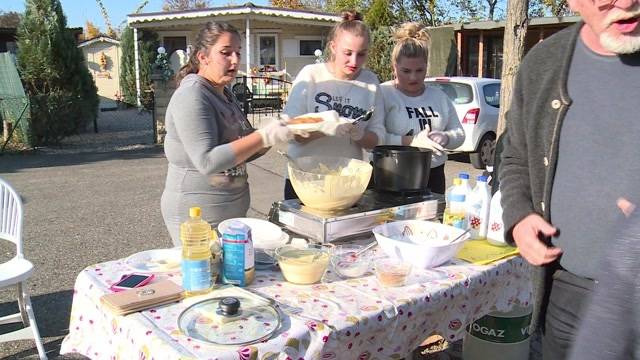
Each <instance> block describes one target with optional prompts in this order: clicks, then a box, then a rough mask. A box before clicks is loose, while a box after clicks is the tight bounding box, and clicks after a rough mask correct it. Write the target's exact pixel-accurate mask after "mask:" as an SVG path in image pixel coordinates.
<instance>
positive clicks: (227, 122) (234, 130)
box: [164, 74, 253, 187]
mask: <svg viewBox="0 0 640 360" xmlns="http://www.w3.org/2000/svg"><path fill="white" fill-rule="evenodd" d="M166 127H167V135H166V137H165V142H164V147H165V154H166V156H167V160H169V163H170V164H171V165H172V166H176V167H178V168H182V169H194V168H195V169H197V170H198V172H200V173H201V174H202V175H205V176H208V177H209V178H210V180H209V182H210V183H212V184H215V182H216V180H215V178H216V177H224V176H234V175H235V177H236V179H234V182H237V181H238V180H240V179H238V175H240V176H239V177H241V178H243V180H244V182H245V183H246V171H244V170H243V168H244V165H240V166H237V167H235V162H236V158H235V154H234V153H233V150H232V149H231V146H230V145H229V143H230V142H232V141H234V140H236V139H238V138H239V137H241V136H245V135H247V134H249V133H250V132H251V131H253V128H252V127H251V124H249V123H248V122H247V120H246V119H245V117H244V114H243V112H242V110H241V109H240V107H239V106H238V104H237V103H236V102H235V101H234V98H233V95H232V94H231V92H230V91H228V90H227V89H225V91H224V96H223V95H220V94H219V93H217V92H216V91H215V89H214V88H213V86H212V85H211V83H209V82H208V81H207V80H206V79H204V78H203V77H201V76H199V75H197V74H189V75H187V76H186V77H185V78H184V79H183V80H182V82H181V83H180V86H179V87H178V89H177V90H176V91H175V93H174V94H173V96H172V97H171V100H170V101H169V105H168V107H167V114H166ZM239 168H242V169H239ZM240 173H242V174H240ZM219 180H222V179H219ZM236 185H241V184H236ZM234 187H235V186H234Z"/></svg>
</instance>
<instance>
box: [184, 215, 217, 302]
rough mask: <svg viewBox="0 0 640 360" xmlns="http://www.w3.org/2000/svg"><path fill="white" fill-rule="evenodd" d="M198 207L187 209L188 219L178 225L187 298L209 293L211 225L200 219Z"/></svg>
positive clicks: (210, 285)
mask: <svg viewBox="0 0 640 360" xmlns="http://www.w3.org/2000/svg"><path fill="white" fill-rule="evenodd" d="M201 213H202V210H200V208H199V207H192V208H190V209H189V219H188V220H187V221H185V222H184V223H182V224H180V240H181V241H182V264H181V270H182V287H183V288H184V290H185V293H186V295H187V296H191V295H200V294H205V293H207V292H209V291H211V287H212V285H213V284H212V281H211V249H210V247H209V243H210V241H209V237H210V236H211V225H209V223H207V222H206V221H204V220H202V218H201Z"/></svg>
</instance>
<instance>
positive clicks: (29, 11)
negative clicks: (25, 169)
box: [18, 0, 99, 145]
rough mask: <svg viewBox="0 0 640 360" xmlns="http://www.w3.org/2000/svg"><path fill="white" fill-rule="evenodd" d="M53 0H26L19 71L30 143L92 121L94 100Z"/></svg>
mask: <svg viewBox="0 0 640 360" xmlns="http://www.w3.org/2000/svg"><path fill="white" fill-rule="evenodd" d="M66 27H67V19H66V17H65V16H64V13H63V11H62V6H61V5H60V1H58V0H27V1H26V4H25V14H24V18H23V19H22V22H21V23H20V26H19V27H18V49H19V51H18V70H19V72H20V77H21V78H22V81H23V85H24V87H25V92H26V93H27V95H28V96H29V98H30V102H31V119H32V124H31V129H32V134H31V143H32V144H33V145H39V144H47V143H56V142H58V141H60V140H61V139H62V138H63V137H65V136H68V135H71V134H74V133H76V132H77V131H78V130H80V129H82V128H83V127H85V126H86V125H87V124H88V123H90V122H92V121H94V120H95V119H96V116H97V112H98V105H99V99H98V94H97V89H96V86H95V84H94V82H93V78H92V77H91V74H90V73H89V70H88V69H87V66H86V64H85V62H84V56H83V54H82V51H81V50H80V49H78V47H77V45H76V42H75V39H74V38H73V35H72V34H71V32H70V31H68V30H67V29H66Z"/></svg>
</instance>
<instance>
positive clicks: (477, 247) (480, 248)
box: [456, 240, 520, 265]
mask: <svg viewBox="0 0 640 360" xmlns="http://www.w3.org/2000/svg"><path fill="white" fill-rule="evenodd" d="M519 253H520V252H519V251H518V248H516V247H512V246H495V245H491V244H489V243H488V242H487V241H485V240H469V241H467V242H465V244H464V246H463V247H462V249H460V251H458V254H457V255H456V257H457V258H458V259H461V260H464V261H468V262H470V263H472V264H475V265H486V264H491V263H492V262H494V261H498V260H501V259H504V258H506V257H509V256H513V255H518V254H519Z"/></svg>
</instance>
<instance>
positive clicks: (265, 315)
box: [178, 296, 280, 345]
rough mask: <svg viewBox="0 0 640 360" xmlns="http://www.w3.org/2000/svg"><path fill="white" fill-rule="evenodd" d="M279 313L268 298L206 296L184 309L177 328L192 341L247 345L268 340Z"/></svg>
mask: <svg viewBox="0 0 640 360" xmlns="http://www.w3.org/2000/svg"><path fill="white" fill-rule="evenodd" d="M278 327H280V315H279V313H278V311H277V310H276V309H275V308H274V307H273V306H272V305H271V304H270V303H269V301H268V300H262V299H257V298H253V297H243V296H224V297H215V298H212V299H206V300H203V301H200V302H197V303H195V304H193V305H191V306H189V307H188V308H186V309H185V310H184V311H183V312H182V314H180V317H179V318H178V328H179V329H180V331H182V333H183V334H185V335H187V336H189V337H191V338H193V339H194V340H199V341H204V342H207V343H210V344H215V345H248V344H253V343H257V342H260V341H263V340H266V339H268V338H269V337H271V335H272V334H273V333H274V332H275V331H276V330H277V329H278Z"/></svg>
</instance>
